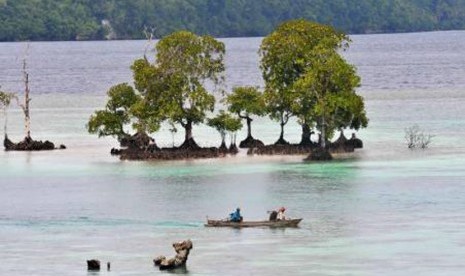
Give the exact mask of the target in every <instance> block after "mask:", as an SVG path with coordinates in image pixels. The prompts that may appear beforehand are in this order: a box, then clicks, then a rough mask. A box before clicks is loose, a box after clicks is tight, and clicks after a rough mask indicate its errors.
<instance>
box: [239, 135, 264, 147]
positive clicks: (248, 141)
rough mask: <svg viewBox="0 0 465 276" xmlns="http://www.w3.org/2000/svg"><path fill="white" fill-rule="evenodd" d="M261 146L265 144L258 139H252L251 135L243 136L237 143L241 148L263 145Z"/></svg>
mask: <svg viewBox="0 0 465 276" xmlns="http://www.w3.org/2000/svg"><path fill="white" fill-rule="evenodd" d="M263 146H265V144H263V142H262V141H260V140H258V139H254V138H253V137H252V136H249V137H247V138H245V140H244V141H241V142H240V143H239V148H241V149H246V148H259V147H263Z"/></svg>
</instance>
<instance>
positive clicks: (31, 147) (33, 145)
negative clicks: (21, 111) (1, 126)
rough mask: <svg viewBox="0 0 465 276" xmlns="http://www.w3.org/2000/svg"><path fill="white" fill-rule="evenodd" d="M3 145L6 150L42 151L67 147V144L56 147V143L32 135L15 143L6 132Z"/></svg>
mask: <svg viewBox="0 0 465 276" xmlns="http://www.w3.org/2000/svg"><path fill="white" fill-rule="evenodd" d="M3 146H4V147H5V150H6V151H40V150H55V149H66V146H65V145H60V146H59V147H55V144H54V143H52V142H50V141H48V140H45V141H36V140H33V139H32V138H30V137H26V138H24V140H23V141H21V142H19V143H13V142H12V141H11V140H10V139H8V136H7V135H6V134H5V139H4V140H3Z"/></svg>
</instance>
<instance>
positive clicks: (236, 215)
mask: <svg viewBox="0 0 465 276" xmlns="http://www.w3.org/2000/svg"><path fill="white" fill-rule="evenodd" d="M229 220H230V221H233V222H241V221H242V216H241V208H239V207H237V209H236V211H235V212H233V213H231V214H229Z"/></svg>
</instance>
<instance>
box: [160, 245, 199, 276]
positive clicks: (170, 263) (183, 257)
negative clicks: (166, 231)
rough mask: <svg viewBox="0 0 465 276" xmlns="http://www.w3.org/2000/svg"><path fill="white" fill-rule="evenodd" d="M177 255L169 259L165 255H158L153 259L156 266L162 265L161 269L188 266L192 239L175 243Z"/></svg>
mask: <svg viewBox="0 0 465 276" xmlns="http://www.w3.org/2000/svg"><path fill="white" fill-rule="evenodd" d="M173 247H174V250H175V251H176V256H174V257H173V258H171V259H167V258H166V257H165V256H158V257H156V258H155V259H154V260H153V263H154V264H155V266H158V267H160V270H168V269H176V268H182V267H185V266H186V262H187V257H188V256H189V252H190V250H191V249H192V241H191V240H185V241H182V242H175V243H173Z"/></svg>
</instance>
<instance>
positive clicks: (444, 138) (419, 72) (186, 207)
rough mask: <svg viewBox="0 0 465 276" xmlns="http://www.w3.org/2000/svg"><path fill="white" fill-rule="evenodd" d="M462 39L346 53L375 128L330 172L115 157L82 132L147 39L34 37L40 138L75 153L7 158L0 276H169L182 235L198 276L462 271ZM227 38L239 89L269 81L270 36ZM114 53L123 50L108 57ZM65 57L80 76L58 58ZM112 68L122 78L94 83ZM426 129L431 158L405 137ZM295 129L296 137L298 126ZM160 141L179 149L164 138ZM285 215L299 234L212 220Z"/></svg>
mask: <svg viewBox="0 0 465 276" xmlns="http://www.w3.org/2000/svg"><path fill="white" fill-rule="evenodd" d="M463 34H464V33H463V32H440V33H426V34H424V33H422V34H400V35H370V36H355V37H354V45H353V47H352V48H351V50H349V52H348V53H346V55H347V57H348V58H349V59H350V60H351V61H352V62H354V63H355V64H356V65H357V66H358V68H359V72H360V74H361V75H362V79H363V82H364V86H363V87H362V88H361V90H360V93H361V94H363V95H364V96H365V99H366V106H367V110H368V115H369V117H370V127H369V128H368V129H366V130H363V131H361V132H360V133H359V134H357V136H359V137H360V138H362V139H363V140H364V142H365V148H364V149H363V150H360V151H358V152H356V153H355V154H353V155H348V156H340V157H339V159H338V160H336V161H335V162H331V163H304V162H303V161H302V158H303V156H298V157H280V156H277V157H248V156H246V155H245V153H244V152H241V153H240V154H239V156H237V157H235V158H224V159H218V160H195V161H177V162H124V161H119V160H117V159H116V158H114V157H111V156H110V155H109V154H108V152H109V149H110V148H111V147H112V146H114V145H115V144H116V143H115V141H114V140H112V139H97V138H96V137H95V136H91V135H88V134H87V133H86V132H85V128H84V125H85V122H86V120H87V119H88V116H89V115H90V113H91V112H92V111H93V110H94V109H96V108H99V107H100V106H102V105H103V102H104V96H103V95H104V92H105V89H106V88H107V87H108V86H110V85H111V84H113V83H115V82H117V81H124V80H125V78H130V75H128V70H127V61H128V60H130V59H132V58H134V57H136V56H137V55H138V54H139V53H140V52H141V49H142V50H143V48H141V49H139V46H140V45H142V46H143V43H141V42H137V41H136V42H89V43H82V44H80V43H77V44H76V43H68V42H67V43H37V44H36V43H32V45H31V51H33V52H34V51H37V52H36V53H37V55H35V56H36V58H37V61H36V62H35V63H31V66H32V68H31V70H32V72H31V74H32V73H33V72H36V74H35V75H34V74H32V75H34V76H38V77H44V78H45V79H46V80H48V81H44V80H42V79H41V80H40V81H39V80H38V81H37V82H38V83H37V82H33V84H34V85H36V86H35V87H34V86H33V87H32V89H33V90H32V91H37V92H36V94H34V98H33V104H34V105H33V108H34V109H33V114H32V118H33V122H32V127H33V137H36V138H38V139H44V137H45V138H49V139H51V140H53V141H54V142H57V143H64V144H66V145H67V146H68V149H67V150H66V151H55V152H35V153H21V152H8V153H6V152H0V191H1V192H0V258H1V259H2V261H3V264H2V266H0V275H27V274H31V275H83V274H86V273H87V272H86V267H85V260H86V259H90V258H98V259H100V260H102V262H107V261H110V262H111V263H112V271H111V272H110V273H107V272H106V271H102V272H100V273H97V274H93V273H88V275H110V274H113V275H151V274H164V273H161V272H159V271H158V270H157V269H156V268H154V267H153V265H152V259H153V258H154V257H155V256H157V255H160V254H164V255H167V256H173V255H174V250H173V249H172V248H171V245H170V244H171V243H172V242H173V241H177V240H182V239H186V238H191V239H192V240H193V242H194V249H193V251H192V252H191V256H190V259H189V262H188V272H189V274H192V275H220V274H221V275H292V274H293V275H413V274H418V275H463V272H464V271H465V265H464V264H463V261H462V259H463V256H464V255H465V238H464V235H463V233H464V231H463V229H464V227H465V216H464V210H465V184H464V180H465V172H464V170H463V168H464V167H465V147H464V145H463V143H462V137H463V135H464V134H465V133H464V129H465V114H464V113H463V111H462V109H463V106H464V103H465V95H464V93H463V91H464V90H465V65H464V64H465V60H464V58H465V52H464V51H465V50H464V49H465V47H463V46H465V40H464V39H463V37H465V36H463ZM226 41H227V47H229V48H231V49H232V53H233V54H231V55H230V56H228V62H229V66H228V68H229V70H230V71H228V74H229V75H230V76H231V77H232V80H230V84H229V85H234V84H242V83H244V82H246V81H250V82H253V83H257V84H259V81H257V79H259V72H258V70H257V68H256V67H254V66H255V65H256V58H254V57H255V55H256V49H257V45H258V43H259V42H260V40H259V39H230V40H226ZM391 42H392V43H391ZM394 42H395V43H394ZM120 43H121V44H120ZM17 46H18V44H15V43H13V44H11V43H10V44H9V43H7V44H0V48H1V49H2V51H0V59H1V60H2V61H4V62H3V63H2V65H0V66H14V64H15V63H14V59H13V61H12V60H10V59H9V57H10V55H14V53H15V51H14V49H17ZM109 50H111V51H113V52H112V53H113V56H111V55H109V56H107V55H103V56H102V52H107V51H109ZM8 51H10V52H8ZM457 51H458V53H457ZM80 53H81V55H82V53H84V54H85V56H90V57H94V59H95V60H96V61H95V63H90V64H89V59H84V58H82V57H81V58H79V57H80V56H79V54H80ZM239 53H241V55H239ZM242 53H243V55H245V56H246V57H248V58H249V60H248V63H242V60H243V59H244V58H243V55H242ZM48 54H53V55H54V56H55V57H56V60H57V63H54V62H53V60H54V59H50V58H47V55H48ZM32 56H34V55H32ZM67 56H71V57H72V60H73V61H74V60H75V62H76V64H77V65H79V66H77V67H76V68H78V69H75V70H70V69H66V68H68V67H67V66H65V67H66V68H64V67H63V66H64V65H63V64H61V63H58V61H60V59H61V58H63V59H66V57H67ZM425 57H426V58H425ZM110 58H111V61H112V63H110ZM99 59H103V61H105V62H103V61H102V60H99ZM9 60H10V63H8V61H9ZM39 61H40V62H39ZM120 61H121V63H120ZM80 62H82V63H80ZM106 62H109V63H108V66H107V63H106ZM5 64H6V65H5ZM8 64H10V65H8ZM43 64H45V65H43ZM84 65H86V66H89V68H87V67H85V66H84ZM110 65H111V66H110ZM40 66H44V68H41V67H40ZM92 66H93V67H92ZM102 67H104V68H110V67H111V70H108V71H107V74H106V75H105V77H101V76H96V74H95V72H100V71H101V70H103V69H102ZM56 68H58V69H56ZM60 68H64V69H60ZM41 69H43V70H42V71H41ZM45 69H46V70H45ZM44 70H45V71H46V72H47V73H44V72H43V71H44ZM11 71H14V70H11ZM5 72H7V71H5ZM8 72H10V71H8ZM60 74H61V77H63V76H64V75H66V76H72V77H71V80H72V81H71V83H72V85H71V84H69V83H64V84H60V83H57V82H56V81H53V80H54V79H55V78H57V77H60ZM7 76H8V77H6V78H5V77H0V83H4V82H6V84H5V85H4V86H5V87H11V88H12V89H14V87H15V86H16V85H18V82H19V83H20V79H19V80H16V81H15V74H14V73H11V74H10V73H8V74H7ZM244 76H250V79H248V80H247V79H246V78H245V77H244ZM74 77H76V79H75V78H74ZM83 79H84V80H85V81H78V80H83ZM60 85H63V86H62V87H65V88H63V89H64V91H58V90H59V89H60V87H61V86H60ZM92 87H94V89H95V91H94V90H90V91H89V89H91V88H92ZM92 91H94V92H92ZM47 92H49V93H47ZM81 92H82V93H81ZM9 114H10V118H9V119H10V124H9V134H10V136H11V137H12V138H14V139H19V137H21V136H22V133H21V131H22V130H21V127H22V124H21V117H20V113H19V111H18V110H17V109H13V110H11V112H10V113H9ZM415 123H417V124H419V125H420V126H421V127H422V128H423V129H425V130H426V131H427V132H428V133H431V134H433V135H435V137H434V138H433V143H432V145H431V148H429V149H427V150H424V151H421V150H418V151H411V150H408V149H407V148H406V145H405V143H404V140H403V139H404V138H403V136H404V132H403V131H404V128H406V127H409V126H411V125H412V124H415ZM278 129H279V126H277V125H275V124H273V123H272V122H270V121H269V120H267V119H265V118H263V119H257V120H256V125H254V133H255V136H257V137H259V138H260V139H263V140H264V141H265V142H267V143H271V142H273V141H274V140H275V139H276V138H277V134H278ZM286 131H287V132H286V135H287V137H288V139H290V140H291V141H297V140H298V139H299V132H300V129H299V128H298V127H297V126H296V124H295V123H292V124H291V125H290V126H289V127H288V128H287V130H286ZM347 134H348V135H349V134H350V133H347ZM194 135H195V137H196V139H197V141H198V142H199V143H201V144H203V145H216V144H217V143H218V140H219V137H218V135H217V134H216V133H215V132H214V131H213V130H210V129H208V128H205V127H198V128H195V129H194ZM243 135H244V133H241V134H240V135H239V137H242V136H243ZM155 137H156V139H157V142H158V143H159V144H162V145H170V144H171V143H172V140H171V139H172V138H171V135H170V134H169V132H168V131H167V130H166V128H163V129H162V131H161V132H160V133H158V134H156V136H155ZM181 139H182V135H181V134H179V135H178V137H175V143H179V142H180V140H181ZM282 205H284V206H286V207H287V208H288V211H287V212H288V215H289V216H291V217H302V218H303V219H304V220H303V221H302V223H301V226H300V227H299V228H297V229H266V228H265V229H262V228H259V229H243V230H237V229H214V228H213V229H212V228H205V227H204V226H203V224H204V222H205V219H206V216H209V217H211V218H222V217H225V216H226V215H227V214H228V213H229V212H230V211H231V210H233V209H234V208H235V207H237V206H240V207H242V210H243V214H244V216H245V217H246V218H247V219H261V218H265V217H266V216H267V214H266V211H267V210H270V209H272V208H277V207H280V206H282Z"/></svg>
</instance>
